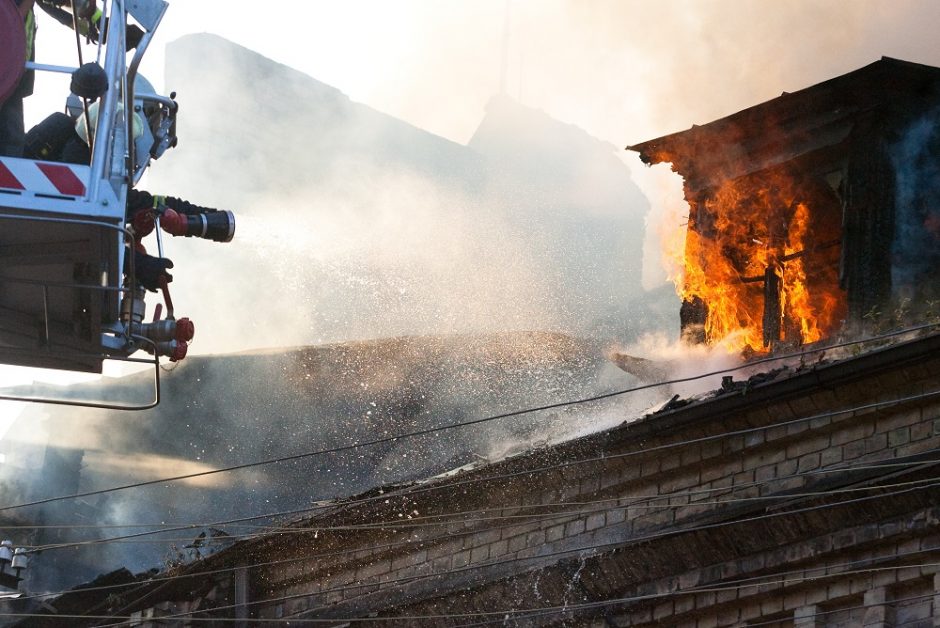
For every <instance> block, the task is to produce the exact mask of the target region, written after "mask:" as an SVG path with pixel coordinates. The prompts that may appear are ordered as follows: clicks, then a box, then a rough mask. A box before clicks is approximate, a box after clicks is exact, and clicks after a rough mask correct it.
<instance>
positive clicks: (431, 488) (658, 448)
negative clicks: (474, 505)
mask: <svg viewBox="0 0 940 628" xmlns="http://www.w3.org/2000/svg"><path fill="white" fill-rule="evenodd" d="M935 396H940V390H938V391H930V392H926V393H920V394H918V395H912V396H908V397H902V398H899V399H891V400H888V401H882V402H875V403H870V404H865V405H862V406H855V407H853V408H846V409H841V410H834V411H830V412H825V413H821V414H814V415H811V416H808V417H799V418H796V419H789V420H787V421H783V422H779V423H772V424H767V425H764V426H761V427H756V428H746V429H742V430H733V431H730V432H723V433H720V434H714V435H711V436H704V437H699V438H695V439H689V440H684V441H677V442H674V443H667V444H665V445H659V446H656V447H650V448H647V449H643V450H633V451H629V452H625V453H622V454H613V455H605V456H598V457H594V458H579V459H577V460H575V461H566V462H561V463H555V464H553V465H549V466H546V467H539V468H535V469H526V470H523V471H516V472H512V473H505V474H500V475H495V476H486V477H481V478H471V479H467V480H460V481H455V482H451V483H445V484H441V485H434V486H424V487H421V486H419V487H414V486H412V487H408V494H409V496H411V497H413V496H414V495H416V494H419V493H423V492H428V491H439V490H443V489H453V488H455V487H458V486H463V485H466V484H477V483H482V482H488V481H494V480H497V479H510V478H513V477H518V476H523V475H528V476H533V475H535V474H536V473H544V472H546V471H553V470H556V469H560V468H566V467H570V466H574V465H579V464H587V463H591V462H608V461H610V460H616V459H620V458H626V457H631V456H636V455H640V454H648V453H651V452H656V451H662V450H666V449H671V448H674V447H680V446H685V445H689V444H696V443H701V442H707V441H711V440H716V439H723V438H727V437H730V436H741V435H744V434H749V433H753V432H756V431H763V430H767V429H772V428H776V427H783V426H789V425H793V424H796V423H801V422H806V421H814V420H818V419H821V418H827V417H831V416H837V415H841V414H849V413H857V412H862V411H867V410H873V409H878V408H883V407H887V406H893V405H900V404H904V403H908V402H910V401H918V400H921V399H926V398H931V397H935ZM390 495H391V494H384V493H382V494H379V495H373V496H370V497H367V498H360V499H354V500H350V501H346V502H340V503H338V504H330V505H328V506H323V509H326V508H331V507H335V506H339V505H342V506H344V507H349V506H355V505H361V504H365V503H369V502H372V501H377V500H387V499H389V496H390ZM0 510H2V509H0ZM307 512H316V510H315V509H314V508H311V509H308V510H307ZM244 519H246V518H242V520H244ZM218 525H224V524H222V523H219V524H213V526H211V527H218ZM186 529H192V528H190V527H189V526H183V527H179V528H176V529H175V530H186ZM168 531H174V529H172V528H167V529H164V530H159V531H147V532H137V533H134V534H127V535H123V536H120V537H111V538H114V539H126V538H137V537H142V536H149V535H152V534H159V533H161V532H168ZM67 545H70V544H67Z"/></svg>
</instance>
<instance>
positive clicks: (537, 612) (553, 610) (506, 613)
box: [0, 562, 940, 626]
mask: <svg viewBox="0 0 940 628" xmlns="http://www.w3.org/2000/svg"><path fill="white" fill-rule="evenodd" d="M937 566H940V563H938V562H932V563H919V564H914V565H894V566H890V567H872V568H867V569H858V570H852V571H845V572H840V573H834V574H824V575H820V576H806V577H803V578H790V579H787V580H780V581H776V582H774V581H770V582H764V583H761V584H749V585H744V586H716V587H704V588H696V589H694V590H675V591H669V592H666V593H651V594H648V595H639V596H631V597H623V598H615V599H609V600H602V601H595V602H581V603H576V604H566V605H564V606H547V607H540V608H532V609H501V610H493V611H476V612H473V613H441V614H433V615H432V614H427V615H401V616H395V615H388V616H383V617H334V618H330V619H315V618H309V619H308V618H287V617H284V618H279V619H278V620H277V621H280V622H284V623H288V622H290V623H293V622H297V623H304V622H310V623H324V622H350V623H352V622H363V623H364V622H371V621H386V622H396V621H416V620H434V619H438V620H440V619H460V618H473V617H480V616H499V618H498V619H497V620H495V621H504V620H505V619H509V618H510V617H511V618H512V619H515V620H519V619H530V618H534V617H538V616H544V615H555V614H558V613H566V612H575V611H578V610H589V609H592V608H602V607H605V606H612V605H617V604H629V603H634V602H646V601H652V600H656V599H662V598H666V597H673V596H677V595H699V594H702V593H720V592H725V591H740V590H741V589H745V588H751V587H758V586H769V585H774V584H779V585H782V586H788V585H793V584H802V583H805V582H815V581H818V580H823V579H828V578H839V577H846V576H855V575H861V574H868V573H882V572H885V571H891V570H899V569H923V568H927V567H937ZM933 595H934V594H933V593H930V594H924V595H918V596H912V597H910V598H903V599H899V600H892V602H893V603H896V602H898V601H910V600H915V599H923V598H927V597H933ZM248 605H250V604H242V605H230V606H220V607H216V608H207V609H197V610H193V611H189V612H186V613H176V614H170V615H164V616H162V617H160V618H159V619H160V620H161V621H162V620H169V619H181V618H185V619H187V621H189V620H206V619H213V618H198V617H194V616H192V615H195V613H200V612H204V613H208V612H218V611H221V610H230V609H234V608H239V607H241V608H244V607H246V606H248ZM866 606H875V604H869V605H866ZM860 608H861V607H860ZM312 610H317V609H312ZM844 610H847V609H837V610H836V611H835V612H839V611H844ZM306 612H311V611H309V610H308V611H306ZM3 616H4V614H3V613H0V617H3ZM44 617H55V616H54V615H52V616H50V615H44ZM78 617H82V616H80V615H79V616H78ZM86 617H87V616H86ZM88 618H89V619H101V618H102V617H101V616H92V617H88ZM110 619H116V620H118V621H119V623H111V624H107V625H108V626H121V625H124V624H126V623H129V622H130V621H134V620H133V619H132V618H130V617H115V616H112V617H110ZM258 620H261V621H265V620H263V619H261V618H251V621H253V622H254V621H258ZM774 621H779V620H774ZM486 623H492V622H486ZM478 625H485V624H467V625H466V626H478ZM753 625H762V624H750V623H749V624H748V626H753Z"/></svg>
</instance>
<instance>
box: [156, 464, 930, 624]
mask: <svg viewBox="0 0 940 628" xmlns="http://www.w3.org/2000/svg"><path fill="white" fill-rule="evenodd" d="M938 486H940V482H934V483H933V484H928V485H924V486H920V487H917V488H909V489H904V490H897V491H890V492H887V493H884V494H881V495H874V496H867V497H859V498H854V499H847V500H842V501H837V502H832V503H828V504H817V505H814V506H809V507H806V508H797V509H793V510H788V511H780V512H774V513H768V514H764V515H756V516H753V517H744V518H739V519H734V520H731V521H721V522H716V523H709V524H701V525H698V526H688V527H682V528H677V529H671V530H661V531H658V532H652V533H649V534H645V535H639V536H635V537H631V538H628V539H620V540H618V541H613V542H610V543H602V544H594V545H590V546H586V547H576V548H571V549H564V550H557V551H554V552H546V553H542V554H538V555H536V556H525V557H516V558H507V559H499V560H493V561H487V562H482V563H478V564H475V565H467V566H465V567H458V568H454V569H449V570H446V571H442V572H438V573H430V574H420V575H416V576H409V577H404V578H399V579H395V580H391V581H385V582H370V583H362V584H357V585H353V586H352V587H351V588H363V587H370V586H372V587H374V586H383V585H388V584H392V586H391V587H388V588H389V589H391V590H395V589H396V588H400V587H401V586H403V585H406V584H410V583H412V582H416V581H419V580H429V579H431V578H441V577H444V576H452V575H455V574H460V573H465V572H468V571H475V570H482V569H487V568H491V567H496V566H502V565H507V564H514V563H520V562H527V561H544V559H546V558H554V557H560V556H564V555H566V554H575V553H580V554H582V555H583V556H582V558H583V559H585V558H588V557H591V556H596V555H597V554H598V552H597V550H598V549H605V548H607V549H616V548H617V547H618V546H623V545H627V544H637V543H644V542H648V541H652V540H657V539H662V538H667V537H671V536H679V535H684V534H691V533H695V532H701V531H704V530H712V529H718V528H722V527H725V526H732V525H741V524H748V523H753V522H755V521H765V520H768V519H775V518H778V517H783V516H792V515H800V514H805V513H809V512H817V511H821V510H825V509H830V508H835V507H840V506H846V505H849V504H858V503H862V502H868V501H871V500H873V499H882V498H885V497H896V496H898V495H903V494H909V493H912V492H915V491H919V490H923V489H926V488H935V487H938ZM331 591H332V590H331V589H324V590H321V591H318V592H317V594H324V593H329V592H331ZM310 595H311V594H310V593H309V592H306V593H300V594H292V595H285V596H281V597H276V598H269V599H265V600H257V601H255V602H248V603H247V604H242V605H234V604H233V605H227V606H220V607H216V608H213V609H205V610H204V611H199V610H196V611H193V612H194V613H198V612H210V610H211V611H218V610H226V609H229V608H235V607H237V606H245V607H247V606H254V605H257V604H272V603H279V602H284V601H288V600H291V599H298V598H302V597H310ZM323 608H326V607H323ZM316 610H320V608H319V607H318V608H314V609H309V611H308V612H312V611H316ZM180 616H182V615H180ZM174 617H177V616H174V615H169V616H165V617H163V619H170V618H174Z"/></svg>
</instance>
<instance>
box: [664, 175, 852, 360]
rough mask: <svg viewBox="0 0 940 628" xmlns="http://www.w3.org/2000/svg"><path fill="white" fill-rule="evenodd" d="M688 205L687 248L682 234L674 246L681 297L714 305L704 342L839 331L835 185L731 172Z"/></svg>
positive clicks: (736, 345)
mask: <svg viewBox="0 0 940 628" xmlns="http://www.w3.org/2000/svg"><path fill="white" fill-rule="evenodd" d="M687 196H688V193H687ZM689 205H690V208H691V210H692V211H691V214H690V217H689V225H688V231H687V232H686V234H685V247H684V250H682V249H681V248H679V247H677V246H675V241H676V239H675V234H673V235H671V236H670V237H669V238H668V239H667V242H666V248H667V250H668V249H671V250H673V251H676V252H679V253H680V255H681V260H678V261H679V262H680V263H679V267H680V268H681V272H680V273H679V276H678V277H676V278H675V279H674V281H675V282H676V287H677V292H678V293H679V296H680V297H682V298H683V299H684V300H686V301H691V300H693V299H694V298H695V297H698V298H700V299H701V300H702V301H703V302H704V304H705V307H706V308H707V315H706V319H705V339H706V342H708V343H712V344H719V345H721V346H725V347H726V348H727V349H728V350H729V351H733V352H739V351H756V352H764V351H766V350H768V349H772V348H773V347H775V346H778V345H780V344H781V343H783V344H786V345H790V346H795V345H801V344H805V343H811V342H816V341H818V340H820V339H822V338H824V337H826V336H827V335H829V334H831V333H832V332H833V331H835V329H836V328H837V327H838V325H839V324H840V323H841V321H842V319H843V318H844V316H845V311H846V305H845V296H844V292H843V291H842V290H841V289H840V287H839V285H838V260H839V253H840V229H841V217H840V216H841V208H840V206H839V203H838V200H837V199H836V197H835V195H834V194H833V191H832V190H831V188H829V187H828V186H827V185H826V184H825V183H823V182H820V181H815V180H806V179H799V180H798V179H797V178H795V177H793V176H791V175H789V174H788V173H786V172H776V173H772V174H769V173H768V172H766V171H765V172H762V173H760V174H759V175H753V176H747V177H742V178H740V179H736V180H727V181H725V182H723V183H722V184H721V185H720V187H719V188H718V189H717V190H716V191H714V192H712V193H711V194H709V195H708V196H707V197H705V198H704V199H699V201H698V202H695V201H690V203H689ZM680 238H681V235H680ZM769 275H773V276H774V277H770V279H767V277H768V276H769ZM765 284H768V287H767V288H765ZM776 285H779V291H776V292H775V290H774V286H776ZM765 340H766V341H767V342H765Z"/></svg>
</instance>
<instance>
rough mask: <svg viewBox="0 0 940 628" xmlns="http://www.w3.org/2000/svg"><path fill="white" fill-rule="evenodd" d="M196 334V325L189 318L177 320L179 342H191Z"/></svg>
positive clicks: (177, 338)
mask: <svg viewBox="0 0 940 628" xmlns="http://www.w3.org/2000/svg"><path fill="white" fill-rule="evenodd" d="M195 335H196V326H195V325H194V324H193V322H192V321H191V320H190V319H188V318H180V319H177V320H176V340H177V341H178V342H183V343H186V342H189V341H191V340H192V339H193V336H195Z"/></svg>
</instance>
